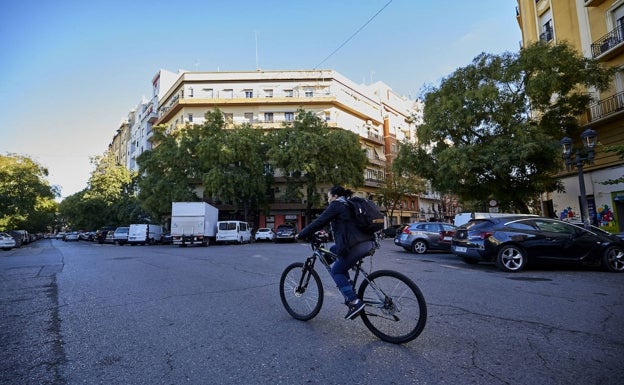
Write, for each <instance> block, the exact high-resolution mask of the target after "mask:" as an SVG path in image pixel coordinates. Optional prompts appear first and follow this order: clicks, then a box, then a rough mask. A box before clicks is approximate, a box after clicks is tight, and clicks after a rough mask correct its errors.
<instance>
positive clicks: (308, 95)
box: [304, 88, 314, 98]
mask: <svg viewBox="0 0 624 385" xmlns="http://www.w3.org/2000/svg"><path fill="white" fill-rule="evenodd" d="M304 95H305V97H306V98H311V97H313V96H314V91H312V89H311V88H306V89H305V91H304Z"/></svg>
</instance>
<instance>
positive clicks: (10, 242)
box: [0, 233, 17, 250]
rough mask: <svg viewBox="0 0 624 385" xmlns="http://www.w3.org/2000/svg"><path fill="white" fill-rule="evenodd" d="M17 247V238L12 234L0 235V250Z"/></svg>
mask: <svg viewBox="0 0 624 385" xmlns="http://www.w3.org/2000/svg"><path fill="white" fill-rule="evenodd" d="M16 246H17V242H16V241H15V238H13V236H12V235H11V234H7V233H0V248H1V249H2V250H11V249H12V248H14V247H16Z"/></svg>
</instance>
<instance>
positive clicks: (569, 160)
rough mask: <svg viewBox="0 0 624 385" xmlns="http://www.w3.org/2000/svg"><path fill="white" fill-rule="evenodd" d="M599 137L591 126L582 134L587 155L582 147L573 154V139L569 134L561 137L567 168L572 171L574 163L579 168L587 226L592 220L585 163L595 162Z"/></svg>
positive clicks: (583, 212) (583, 210)
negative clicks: (586, 191) (584, 170)
mask: <svg viewBox="0 0 624 385" xmlns="http://www.w3.org/2000/svg"><path fill="white" fill-rule="evenodd" d="M597 139H598V134H597V133H596V131H594V130H592V129H591V128H588V129H586V130H585V131H583V133H582V134H581V141H582V142H583V147H584V148H585V156H583V155H582V154H581V149H579V148H577V149H576V151H575V152H574V156H572V139H570V138H568V137H567V136H566V137H564V138H563V139H561V141H559V143H561V150H562V151H563V154H562V155H563V159H564V160H565V164H566V169H567V170H568V171H570V170H571V169H572V165H576V169H577V170H578V176H579V189H580V191H581V218H582V219H583V223H584V224H585V226H589V225H590V224H591V221H590V220H589V208H588V206H587V194H586V193H585V177H584V176H583V164H584V163H587V164H593V163H594V147H595V146H596V141H597Z"/></svg>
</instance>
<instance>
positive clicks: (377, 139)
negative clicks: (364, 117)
mask: <svg viewBox="0 0 624 385" xmlns="http://www.w3.org/2000/svg"><path fill="white" fill-rule="evenodd" d="M365 138H366V139H368V140H370V141H371V142H374V143H377V144H384V138H383V136H381V135H379V134H377V133H375V132H372V131H368V132H367V133H366V136H365Z"/></svg>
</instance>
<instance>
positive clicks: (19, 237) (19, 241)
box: [5, 230, 22, 247]
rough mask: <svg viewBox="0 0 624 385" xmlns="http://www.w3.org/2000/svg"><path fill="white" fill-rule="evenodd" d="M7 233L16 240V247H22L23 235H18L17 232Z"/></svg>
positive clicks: (9, 231) (10, 231)
mask: <svg viewBox="0 0 624 385" xmlns="http://www.w3.org/2000/svg"><path fill="white" fill-rule="evenodd" d="M5 233H6V234H9V235H10V236H11V237H13V239H14V240H15V247H22V234H20V233H18V232H17V231H16V230H8V231H6V232H5Z"/></svg>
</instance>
